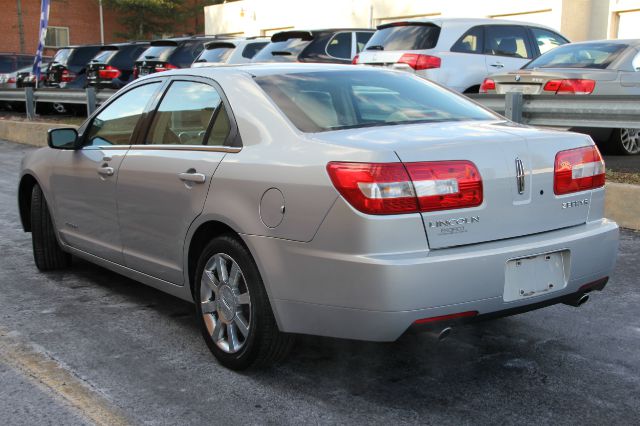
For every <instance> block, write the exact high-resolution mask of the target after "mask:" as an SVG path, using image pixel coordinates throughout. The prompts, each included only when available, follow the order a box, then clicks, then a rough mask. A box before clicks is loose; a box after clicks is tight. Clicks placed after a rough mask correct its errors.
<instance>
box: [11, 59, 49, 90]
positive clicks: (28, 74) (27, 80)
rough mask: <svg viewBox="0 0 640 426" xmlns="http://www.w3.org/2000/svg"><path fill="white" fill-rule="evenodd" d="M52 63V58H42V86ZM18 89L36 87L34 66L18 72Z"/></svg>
mask: <svg viewBox="0 0 640 426" xmlns="http://www.w3.org/2000/svg"><path fill="white" fill-rule="evenodd" d="M50 61H51V59H50V58H42V63H41V64H40V85H41V84H42V82H43V81H44V79H45V78H46V77H47V70H48V69H49V65H50V63H51V62H50ZM16 87H17V88H22V87H36V76H35V75H34V74H33V67H32V66H31V67H25V68H23V69H21V70H18V72H17V73H16Z"/></svg>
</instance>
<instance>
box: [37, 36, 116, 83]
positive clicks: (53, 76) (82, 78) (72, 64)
mask: <svg viewBox="0 0 640 426" xmlns="http://www.w3.org/2000/svg"><path fill="white" fill-rule="evenodd" d="M102 47H103V46H102V45H99V44H93V45H83V46H67V47H62V48H60V49H58V51H57V52H56V54H55V56H54V57H53V60H52V61H51V65H50V66H49V69H48V70H47V78H46V79H45V80H44V85H45V86H46V87H59V88H67V89H82V88H84V87H85V86H86V82H87V74H86V72H87V64H88V63H89V61H90V60H91V58H93V57H94V56H95V55H96V53H98V52H99V51H100V49H102Z"/></svg>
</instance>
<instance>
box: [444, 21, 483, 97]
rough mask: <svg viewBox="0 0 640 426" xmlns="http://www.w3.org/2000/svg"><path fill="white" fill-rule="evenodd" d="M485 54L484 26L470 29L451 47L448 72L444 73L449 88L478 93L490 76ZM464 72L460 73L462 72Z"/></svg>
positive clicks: (448, 56)
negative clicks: (486, 78)
mask: <svg viewBox="0 0 640 426" xmlns="http://www.w3.org/2000/svg"><path fill="white" fill-rule="evenodd" d="M483 52H484V26H483V25H478V26H475V27H472V28H470V29H469V30H468V31H467V32H466V33H464V34H463V35H462V36H461V37H460V38H459V39H458V40H457V41H456V42H455V43H454V44H453V46H451V49H450V52H448V54H447V56H446V66H445V67H443V68H444V70H446V72H443V73H442V76H443V81H441V83H444V84H445V85H446V86H447V87H450V88H452V89H454V90H457V91H458V92H465V91H470V92H478V89H479V88H480V84H481V83H482V80H484V78H485V77H486V76H487V75H488V74H490V73H491V72H495V71H491V70H489V71H488V70H487V67H488V65H487V61H486V59H485V55H484V54H483ZM462 69H463V70H464V72H460V70H462Z"/></svg>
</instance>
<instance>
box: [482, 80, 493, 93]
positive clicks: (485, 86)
mask: <svg viewBox="0 0 640 426" xmlns="http://www.w3.org/2000/svg"><path fill="white" fill-rule="evenodd" d="M489 90H496V82H495V81H493V80H491V79H490V78H485V79H484V81H483V82H482V84H481V85H480V93H488V92H489Z"/></svg>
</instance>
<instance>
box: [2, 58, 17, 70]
mask: <svg viewBox="0 0 640 426" xmlns="http://www.w3.org/2000/svg"><path fill="white" fill-rule="evenodd" d="M17 67H18V61H17V60H16V58H15V56H0V73H9V72H13V71H15V70H16V68H17Z"/></svg>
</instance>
